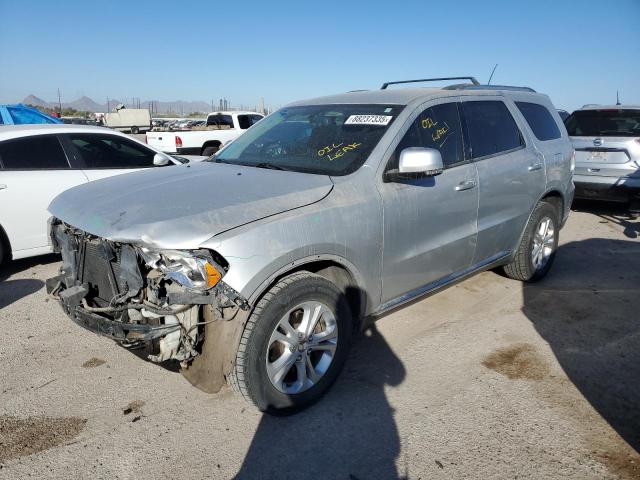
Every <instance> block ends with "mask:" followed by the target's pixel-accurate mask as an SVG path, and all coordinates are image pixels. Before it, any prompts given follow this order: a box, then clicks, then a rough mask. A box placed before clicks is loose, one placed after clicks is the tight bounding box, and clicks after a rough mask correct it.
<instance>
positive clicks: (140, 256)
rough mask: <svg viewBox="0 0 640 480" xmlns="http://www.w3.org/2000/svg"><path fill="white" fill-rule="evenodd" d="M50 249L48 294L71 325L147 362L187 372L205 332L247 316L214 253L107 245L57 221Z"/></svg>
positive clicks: (243, 303)
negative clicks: (170, 363)
mask: <svg viewBox="0 0 640 480" xmlns="http://www.w3.org/2000/svg"><path fill="white" fill-rule="evenodd" d="M51 241H52V244H53V247H54V251H56V252H59V253H61V254H62V266H61V267H60V274H59V275H57V276H56V277H53V278H50V279H48V280H47V292H48V293H50V294H52V295H53V296H55V297H56V298H57V299H58V300H59V302H60V304H61V305H62V308H63V309H64V310H65V312H66V313H67V314H68V315H69V316H70V317H71V319H72V320H73V321H74V322H75V323H77V324H78V325H80V326H82V327H85V328H86V329H88V330H91V331H92V332H95V333H98V334H100V335H104V336H107V337H110V338H112V339H114V340H117V341H119V342H120V343H121V344H122V345H123V346H125V347H128V348H135V347H146V348H147V350H148V353H149V355H148V358H149V359H150V360H152V361H154V362H163V361H166V360H177V361H180V362H181V363H182V365H183V366H186V365H187V364H188V363H189V361H190V360H192V359H193V358H194V357H195V356H197V355H199V353H200V348H201V345H202V342H203V339H204V331H205V329H204V325H206V324H207V323H210V322H215V321H224V320H229V319H232V318H234V317H235V315H236V313H237V311H238V310H239V309H240V310H248V309H249V305H248V303H247V301H246V300H245V299H244V298H243V297H241V296H240V295H239V294H238V293H237V292H236V291H235V290H233V289H232V288H230V287H229V286H228V285H226V284H225V283H224V281H223V280H222V278H223V277H224V275H225V273H226V271H227V270H228V268H229V266H228V264H227V262H226V261H225V260H224V259H223V258H222V257H220V256H218V255H217V254H216V253H215V252H211V251H209V250H193V251H182V250H171V251H169V250H162V251H160V250H153V249H150V248H146V247H141V246H135V245H131V244H126V243H119V242H113V241H110V240H105V239H103V238H100V237H96V236H94V235H91V234H89V233H86V232H83V231H81V230H79V229H76V228H74V227H72V226H70V225H67V224H65V223H63V222H61V221H59V220H57V219H54V220H53V221H52V223H51Z"/></svg>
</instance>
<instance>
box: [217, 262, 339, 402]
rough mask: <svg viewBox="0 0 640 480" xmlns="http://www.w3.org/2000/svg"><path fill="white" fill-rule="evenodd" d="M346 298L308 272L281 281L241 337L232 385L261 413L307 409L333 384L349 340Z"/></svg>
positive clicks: (253, 314) (270, 292)
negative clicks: (306, 407) (305, 407)
mask: <svg viewBox="0 0 640 480" xmlns="http://www.w3.org/2000/svg"><path fill="white" fill-rule="evenodd" d="M351 330H352V322H351V312H350V310H349V306H348V304H347V301H346V299H345V296H344V294H343V293H342V292H341V291H340V290H339V289H338V288H337V287H336V286H335V285H334V284H333V283H331V282H330V281H329V280H327V279H326V278H324V277H321V276H319V275H315V274H312V273H309V272H299V273H294V274H292V275H290V276H288V277H285V278H283V279H282V280H280V281H279V282H278V283H277V284H276V285H275V286H274V287H273V288H271V289H270V290H269V291H268V292H267V293H266V294H265V295H264V297H263V298H262V299H261V300H260V302H259V303H258V305H257V306H256V308H255V310H254V312H253V313H252V314H251V317H250V318H249V320H248V321H247V325H246V327H245V330H244V332H243V334H242V339H241V341H240V346H239V347H238V351H237V354H236V362H235V367H234V370H233V372H232V374H231V378H230V380H231V384H232V386H233V387H234V388H235V389H236V390H237V391H239V392H240V393H241V394H242V396H243V397H245V399H246V400H248V401H250V402H251V403H253V404H254V405H255V406H256V407H258V408H259V409H260V410H262V411H267V412H276V411H286V410H291V409H296V408H300V407H304V406H306V405H309V404H311V403H313V402H315V401H316V400H318V399H319V398H320V396H322V394H323V393H324V392H325V391H326V390H327V389H328V388H329V387H330V386H331V384H332V383H333V382H334V381H335V379H336V378H337V376H338V374H339V373H340V370H341V369H342V366H343V365H344V361H345V359H346V356H347V352H348V349H349V344H350V341H351Z"/></svg>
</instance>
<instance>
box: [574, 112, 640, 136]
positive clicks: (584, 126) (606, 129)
mask: <svg viewBox="0 0 640 480" xmlns="http://www.w3.org/2000/svg"><path fill="white" fill-rule="evenodd" d="M565 125H566V127H567V131H568V132H569V135H571V136H573V137H604V136H611V137H638V136H640V110H578V111H577V112H573V113H572V114H571V116H570V117H569V118H567V120H566V121H565Z"/></svg>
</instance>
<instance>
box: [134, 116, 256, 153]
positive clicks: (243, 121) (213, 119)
mask: <svg viewBox="0 0 640 480" xmlns="http://www.w3.org/2000/svg"><path fill="white" fill-rule="evenodd" d="M263 118H264V116H263V115H262V114H260V113H256V112H213V113H210V114H209V115H208V116H207V122H206V126H205V127H203V129H198V130H191V131H182V132H147V143H148V144H149V145H151V146H153V147H155V148H157V149H158V150H161V151H163V152H167V153H178V154H180V155H204V156H205V157H210V156H211V155H213V154H214V153H216V152H217V151H218V150H219V149H220V148H222V147H223V146H225V145H227V144H228V143H230V142H232V141H233V140H235V139H236V138H238V137H239V136H240V135H241V134H243V133H244V132H245V131H246V130H247V129H248V128H249V127H251V126H252V125H253V124H255V123H257V122H259V121H260V120H262V119H263ZM179 125H180V124H179V123H178V124H177V126H176V127H174V128H182V127H180V126H179Z"/></svg>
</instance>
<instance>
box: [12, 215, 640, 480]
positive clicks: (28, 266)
mask: <svg viewBox="0 0 640 480" xmlns="http://www.w3.org/2000/svg"><path fill="white" fill-rule="evenodd" d="M639 236H640V222H639V221H632V220H629V219H628V218H626V217H625V215H624V214H623V212H622V211H620V210H616V209H613V208H612V207H598V206H594V205H583V206H581V207H580V208H579V210H576V211H574V212H573V213H572V215H571V217H570V220H569V223H568V225H567V226H566V227H565V229H564V230H563V231H562V232H561V243H562V245H561V247H560V249H559V251H558V254H557V258H556V263H555V265H554V267H553V269H552V270H551V273H550V275H549V277H548V278H547V279H546V280H544V281H543V282H541V283H538V284H535V285H527V286H524V287H523V285H521V284H520V283H518V282H514V281H511V280H508V279H506V278H504V277H502V276H500V275H498V274H496V273H493V272H487V273H483V274H481V275H479V276H476V277H474V278H472V279H470V280H467V281H466V282H464V283H461V284H459V285H457V286H455V287H453V288H450V289H449V290H446V291H444V292H442V293H439V294H438V295H435V296H433V297H431V298H429V299H426V300H424V301H421V302H418V303H415V304H413V305H411V306H410V307H407V308H405V309H403V310H400V311H398V312H395V313H394V314H392V315H389V316H387V317H385V318H383V319H381V320H380V321H379V322H377V324H376V328H375V329H373V330H371V331H369V332H368V334H367V335H365V336H364V337H362V338H361V339H359V341H358V342H357V344H356V345H355V346H354V348H353V351H352V354H351V358H350V359H349V361H348V363H347V366H346V369H345V371H344V373H343V374H342V376H341V377H340V379H339V380H338V382H337V384H336V385H335V386H334V388H333V389H332V390H331V391H330V393H329V394H327V396H326V397H325V398H324V399H323V400H322V401H321V402H320V403H319V404H317V405H316V406H314V407H312V408H310V409H308V410H306V411H304V412H302V413H299V414H297V415H294V416H290V417H280V418H277V417H269V416H263V415H262V414H260V413H259V412H257V411H255V410H253V409H252V408H251V407H250V406H248V405H247V404H245V403H244V402H243V401H242V400H241V399H239V398H238V397H236V396H235V395H234V394H233V393H232V392H231V391H230V390H228V389H227V390H224V391H223V392H221V393H219V394H217V395H207V394H204V393H202V392H200V391H198V390H196V389H194V388H193V387H191V386H190V385H189V384H188V383H187V381H186V380H185V379H183V378H182V376H181V375H180V374H179V373H176V372H172V371H168V370H166V369H164V368H162V367H160V366H157V365H154V364H151V363H148V362H144V361H141V360H140V359H138V358H137V357H135V356H134V355H133V354H132V353H131V352H128V351H126V350H124V349H122V348H120V347H118V346H117V345H116V344H114V343H112V342H111V341H109V340H107V339H104V338H100V337H98V336H96V335H93V334H91V333H88V332H86V331H84V330H82V329H80V328H79V327H77V326H75V325H74V324H73V323H72V322H71V321H70V320H69V319H68V318H67V317H66V316H65V315H64V314H63V313H62V311H61V309H60V308H59V307H58V305H57V304H56V303H55V302H54V301H52V300H49V299H48V298H47V295H46V293H45V291H44V288H43V281H44V280H45V279H46V278H47V277H49V276H52V275H54V274H55V272H56V270H57V268H58V259H57V258H56V257H55V256H48V257H39V258H36V259H30V260H23V261H18V262H15V263H13V264H12V265H10V266H9V267H5V268H4V269H3V270H0V308H1V309H0V326H1V327H2V334H1V335H0V361H1V363H0V467H2V468H1V469H0V478H20V479H24V478H27V477H30V476H31V477H35V478H65V479H69V478H109V479H111V478H140V477H149V478H178V477H180V478H225V479H226V478H264V479H282V478H296V479H306V478H309V479H325V478H326V479H344V480H358V479H359V480H365V479H377V478H380V479H393V478H410V479H420V478H422V479H435V478H456V479H460V478H477V479H488V478H511V479H513V478H518V479H523V478H536V479H538V478H569V479H580V480H584V479H602V478H624V479H631V478H640V455H638V452H640V348H639V345H640V308H639V307H640V239H639V238H638V237H639Z"/></svg>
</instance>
